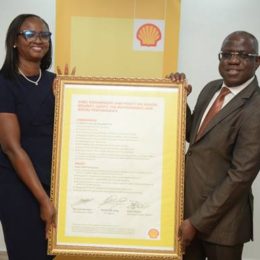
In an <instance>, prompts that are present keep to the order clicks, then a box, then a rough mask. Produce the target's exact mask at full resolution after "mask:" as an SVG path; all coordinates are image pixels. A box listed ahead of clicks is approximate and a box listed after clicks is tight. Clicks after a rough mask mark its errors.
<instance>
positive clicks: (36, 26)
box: [15, 17, 50, 64]
mask: <svg viewBox="0 0 260 260" xmlns="http://www.w3.org/2000/svg"><path fill="white" fill-rule="evenodd" d="M18 33H20V34H19V35H18V36H17V40H16V43H15V45H16V47H17V51H18V56H19V63H20V64H21V63H23V62H38V63H39V62H40V61H41V60H42V58H43V57H44V56H45V54H46V53H47V52H48V50H49V46H50V41H49V40H50V35H48V33H49V30H48V28H47V27H46V25H45V24H44V23H43V22H42V21H41V20H40V19H39V18H37V17H30V18H27V19H26V20H25V21H24V22H23V24H22V25H21V27H20V30H19V32H18Z"/></svg>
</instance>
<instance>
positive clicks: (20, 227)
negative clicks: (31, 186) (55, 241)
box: [0, 180, 53, 260]
mask: <svg viewBox="0 0 260 260" xmlns="http://www.w3.org/2000/svg"><path fill="white" fill-rule="evenodd" d="M0 220H1V223H2V226H3V233H4V239H5V243H6V248H7V253H8V257H9V260H51V259H53V257H52V256H48V255H47V240H46V239H45V225H44V223H43V221H42V220H41V219H40V212H39V204H38V202H37V201H36V200H35V198H34V197H33V195H32V193H31V192H30V191H29V190H28V189H27V188H26V187H25V185H24V184H23V183H22V182H21V181H19V180H17V181H13V180H12V182H10V183H1V182H0Z"/></svg>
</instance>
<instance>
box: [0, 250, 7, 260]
mask: <svg viewBox="0 0 260 260" xmlns="http://www.w3.org/2000/svg"><path fill="white" fill-rule="evenodd" d="M0 260H8V257H7V255H6V253H4V252H0Z"/></svg>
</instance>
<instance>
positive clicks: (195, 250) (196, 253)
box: [183, 239, 244, 260]
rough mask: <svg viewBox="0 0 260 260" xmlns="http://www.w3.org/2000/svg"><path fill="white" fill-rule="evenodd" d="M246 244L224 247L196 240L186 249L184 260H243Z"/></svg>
mask: <svg viewBox="0 0 260 260" xmlns="http://www.w3.org/2000/svg"><path fill="white" fill-rule="evenodd" d="M243 246H244V244H239V245H235V246H223V245H217V244H212V243H208V242H206V241H202V240H199V239H194V240H193V242H192V243H191V245H190V246H189V247H187V248H186V252H185V255H184V256H183V260H205V259H208V260H227V259H228V260H241V259H242V251H243Z"/></svg>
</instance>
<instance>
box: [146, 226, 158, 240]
mask: <svg viewBox="0 0 260 260" xmlns="http://www.w3.org/2000/svg"><path fill="white" fill-rule="evenodd" d="M148 235H149V237H150V238H157V237H158V236H159V231H158V229H156V228H151V229H150V230H149V231H148Z"/></svg>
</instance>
